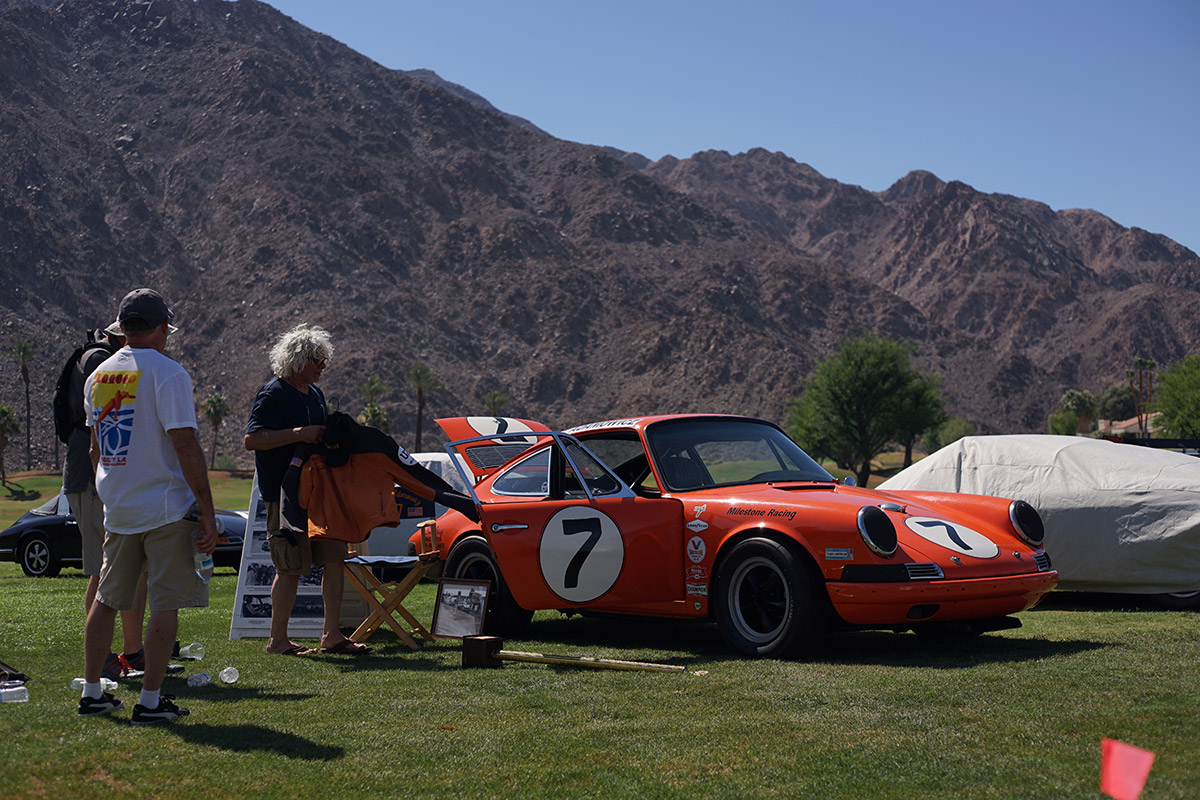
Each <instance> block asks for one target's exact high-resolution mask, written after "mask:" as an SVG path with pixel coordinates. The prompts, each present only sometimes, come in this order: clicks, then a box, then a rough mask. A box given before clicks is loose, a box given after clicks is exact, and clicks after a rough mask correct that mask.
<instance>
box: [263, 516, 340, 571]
mask: <svg viewBox="0 0 1200 800" xmlns="http://www.w3.org/2000/svg"><path fill="white" fill-rule="evenodd" d="M267 545H268V546H269V547H270V549H271V563H272V564H274V565H275V571H276V572H277V573H279V574H280V575H300V576H303V575H307V574H308V573H310V572H312V568H313V564H316V565H317V566H318V567H323V566H325V565H326V564H333V563H335V562H339V561H345V560H346V555H347V552H348V551H347V548H346V543H345V542H338V541H334V540H332V539H309V538H308V537H307V536H301V537H300V542H299V543H298V544H295V545H293V544H292V543H291V542H289V541H288V540H287V537H286V536H284V535H283V534H282V533H280V530H279V503H267Z"/></svg>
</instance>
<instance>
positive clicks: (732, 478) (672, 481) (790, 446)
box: [646, 419, 834, 492]
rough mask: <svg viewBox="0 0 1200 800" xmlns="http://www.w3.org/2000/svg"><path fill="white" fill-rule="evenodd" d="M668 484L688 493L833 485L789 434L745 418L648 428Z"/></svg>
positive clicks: (678, 422)
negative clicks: (753, 485) (713, 488)
mask: <svg viewBox="0 0 1200 800" xmlns="http://www.w3.org/2000/svg"><path fill="white" fill-rule="evenodd" d="M646 438H647V440H648V442H649V443H650V449H651V450H652V452H653V455H654V459H655V461H656V463H657V464H658V466H659V471H660V474H661V475H662V478H663V482H664V483H665V484H666V486H667V488H668V489H670V490H671V491H676V492H682V491H688V490H690V489H700V488H705V487H710V486H730V485H733V484H744V483H768V482H780V481H821V482H832V481H833V480H834V478H833V476H832V475H830V474H829V473H828V472H826V471H825V470H824V469H823V468H822V467H821V465H820V464H818V463H817V462H816V461H813V460H812V458H810V457H809V455H808V454H807V453H805V452H804V451H803V450H801V449H800V447H799V445H797V444H796V443H795V442H793V441H792V440H791V439H789V438H788V437H787V435H786V434H784V433H783V431H781V430H779V429H778V428H776V427H774V426H773V425H768V424H766V423H763V422H756V421H754V420H745V419H681V420H668V421H665V422H659V423H656V424H654V425H651V426H650V427H649V428H647V429H646Z"/></svg>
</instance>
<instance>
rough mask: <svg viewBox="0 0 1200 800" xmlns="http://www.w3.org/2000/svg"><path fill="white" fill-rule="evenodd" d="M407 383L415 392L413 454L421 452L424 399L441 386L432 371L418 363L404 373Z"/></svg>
mask: <svg viewBox="0 0 1200 800" xmlns="http://www.w3.org/2000/svg"><path fill="white" fill-rule="evenodd" d="M404 377H405V378H408V382H409V383H411V384H412V385H413V388H415V389H416V390H417V425H416V434H415V435H414V436H413V452H414V453H419V452H421V419H422V417H424V416H425V398H426V397H427V396H429V394H430V393H431V392H436V391H439V390H440V389H441V388H442V384H441V383H440V382H439V381H438V379H437V378H436V377H435V376H434V374H433V370H431V369H430V368H429V367H427V366H425V365H424V364H422V363H421V362H420V361H418V362H417V363H416V364H413V365H412V366H411V367H409V369H408V372H405V373H404Z"/></svg>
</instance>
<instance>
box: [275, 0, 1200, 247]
mask: <svg viewBox="0 0 1200 800" xmlns="http://www.w3.org/2000/svg"><path fill="white" fill-rule="evenodd" d="M268 2H270V4H271V5H273V6H275V7H276V8H278V9H279V10H280V11H282V12H283V13H285V14H287V15H288V16H290V17H292V18H294V19H295V20H297V21H298V22H300V23H302V24H304V25H306V26H308V27H310V28H312V29H314V30H317V31H320V32H322V33H325V34H328V35H329V36H331V37H333V38H334V39H337V40H339V41H341V42H343V43H345V44H347V45H349V46H350V47H352V48H354V49H355V50H357V51H359V52H360V53H363V54H364V55H366V56H368V57H370V58H372V59H374V60H375V61H377V62H379V63H380V64H383V65H384V66H387V67H391V68H393V69H405V70H408V69H431V70H433V71H434V72H437V73H438V74H439V75H440V76H442V77H443V78H445V79H446V80H448V81H452V82H454V83H458V84H461V85H462V86H465V87H466V88H468V89H470V90H471V91H473V92H476V93H477V94H480V95H482V96H483V97H485V98H487V99H488V100H489V101H490V102H491V103H492V104H493V105H494V106H496V107H497V108H499V109H501V110H503V111H507V112H509V113H511V114H516V115H518V116H521V117H524V118H526V119H528V120H529V121H531V122H533V123H534V124H535V125H537V126H538V127H540V128H542V129H543V130H545V131H547V132H549V133H551V134H553V135H555V136H558V137H560V138H563V139H570V140H572V141H577V142H585V143H589V144H601V145H611V146H613V147H618V148H621V149H623V150H632V151H636V152H639V153H641V154H643V155H645V156H647V157H649V158H651V159H658V158H661V157H662V156H664V155H668V154H669V155H673V156H677V157H679V158H686V157H687V156H690V155H692V154H693V153H695V152H697V151H700V150H727V151H729V152H730V153H740V152H745V151H746V150H749V149H751V148H754V147H765V148H767V149H768V150H775V151H780V152H783V153H786V154H787V155H788V156H790V157H792V158H794V159H795V160H797V161H801V162H804V163H807V164H810V165H811V166H812V167H814V168H815V169H817V170H818V171H819V172H821V173H822V174H823V175H825V176H826V177H829V178H833V179H835V180H838V181H841V182H843V183H853V184H858V185H860V186H863V187H864V188H867V189H870V190H873V191H878V190H881V189H885V188H887V187H888V186H890V185H891V184H892V183H894V182H895V181H896V180H898V179H899V178H900V177H902V176H903V175H905V174H906V173H908V172H909V171H911V170H914V169H926V170H930V171H931V172H934V173H936V174H937V175H938V177H940V178H942V179H943V180H961V181H964V182H966V183H968V184H970V185H972V186H974V187H975V188H976V189H979V190H981V191H985V192H1003V193H1006V194H1013V195H1017V196H1019V197H1027V198H1031V199H1034V200H1040V201H1042V202H1044V203H1047V204H1049V205H1050V206H1051V207H1052V208H1054V209H1063V208H1093V209H1096V210H1097V211H1100V212H1101V213H1103V214H1106V215H1108V216H1109V217H1112V218H1113V219H1114V220H1116V221H1117V222H1119V223H1120V224H1122V225H1125V226H1137V227H1140V228H1145V229H1147V230H1150V231H1153V232H1155V233H1162V234H1166V235H1167V236H1170V237H1171V238H1173V239H1175V240H1176V241H1178V242H1180V243H1181V244H1183V245H1185V246H1187V247H1189V248H1191V249H1192V250H1194V251H1198V252H1200V2H1198V1H1197V0H1128V1H1127V2H1111V1H1110V0H1003V2H984V0H978V1H975V0H939V1H938V2H931V1H923V0H913V1H906V2H900V1H899V0H895V1H890V2H884V1H883V0H876V1H873V2H853V1H850V0H847V1H845V2H842V1H840V0H826V2H810V1H809V0H793V1H792V2H787V0H736V1H730V0H726V2H711V1H710V0H662V1H661V2H656V0H605V1H604V2H593V3H586V2H582V1H581V0H487V1H486V2H485V1H483V0H479V1H477V2H455V1H454V0H421V2H409V1H408V0H341V1H340V2H334V0H268Z"/></svg>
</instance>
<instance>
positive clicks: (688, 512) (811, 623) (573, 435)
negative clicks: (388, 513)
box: [436, 415, 1058, 657]
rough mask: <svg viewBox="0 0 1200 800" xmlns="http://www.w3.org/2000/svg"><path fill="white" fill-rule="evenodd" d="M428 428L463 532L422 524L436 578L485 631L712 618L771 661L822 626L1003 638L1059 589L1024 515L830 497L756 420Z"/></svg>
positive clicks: (795, 451) (905, 500)
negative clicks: (554, 613)
mask: <svg viewBox="0 0 1200 800" xmlns="http://www.w3.org/2000/svg"><path fill="white" fill-rule="evenodd" d="M438 424H440V425H441V426H442V428H443V429H444V430H445V431H446V433H447V434H448V435H449V436H450V438H451V439H452V440H456V441H452V442H451V443H450V444H449V445H447V450H448V451H451V452H452V454H453V451H457V453H458V454H459V455H460V458H459V460H458V463H459V465H460V469H462V470H463V471H465V472H467V473H468V474H466V475H464V478H465V479H466V481H467V483H468V485H471V486H472V487H473V488H472V495H473V499H474V500H475V502H476V505H477V506H478V508H479V510H480V517H481V520H482V522H481V523H477V522H473V521H471V520H470V519H468V518H467V517H465V516H464V515H462V514H461V513H459V512H456V511H449V512H447V513H446V514H444V515H442V516H441V517H440V518H439V519H438V522H437V526H436V530H437V541H436V546H437V548H438V550H439V554H440V557H441V558H442V559H444V562H445V563H444V565H443V571H442V574H443V576H446V577H456V578H463V579H482V580H489V581H491V582H492V587H493V589H492V592H491V593H490V597H489V606H488V611H487V616H486V627H485V630H487V631H489V632H494V633H504V634H510V635H511V634H514V633H517V632H519V631H520V630H521V629H522V628H523V627H524V625H525V624H527V623H528V622H529V620H530V618H531V616H532V613H533V612H534V611H535V610H539V609H560V610H563V611H568V612H571V611H584V612H589V611H590V612H606V613H616V614H635V615H649V616H657V617H674V618H681V619H713V620H715V621H716V623H717V626H718V628H719V630H720V632H721V634H722V635H723V636H724V638H725V639H726V641H727V642H728V643H729V644H730V645H731V646H732V647H733V648H734V649H735V650H737V651H739V652H741V653H744V654H746V655H752V656H762V657H780V656H786V655H790V654H799V653H803V652H806V651H811V650H812V649H814V648H815V647H817V646H818V645H819V643H820V642H821V641H822V638H823V635H824V634H825V633H826V632H827V631H829V630H830V629H832V628H835V627H844V626H863V627H885V628H893V629H897V630H910V629H911V630H915V631H918V632H920V631H932V630H948V629H957V630H961V631H964V632H983V631H989V630H999V629H1004V628H1012V627H1018V626H1019V625H1020V621H1019V620H1017V619H1015V618H1013V617H1009V616H1008V615H1010V614H1013V613H1015V612H1018V611H1023V610H1025V609H1028V608H1030V607H1032V606H1034V605H1035V604H1036V603H1037V602H1038V601H1039V600H1041V598H1042V597H1043V596H1044V595H1045V594H1046V593H1047V592H1049V591H1050V590H1051V589H1053V588H1054V587H1055V584H1056V583H1057V581H1058V575H1057V573H1056V572H1055V571H1054V570H1053V569H1051V566H1050V561H1049V559H1048V558H1047V556H1046V553H1045V550H1044V548H1043V547H1042V535H1043V531H1042V523H1041V519H1040V518H1039V517H1038V514H1037V511H1035V510H1034V509H1033V507H1032V506H1030V505H1029V504H1028V503H1025V502H1023V501H1021V500H1006V499H1000V498H995V497H982V496H973V495H961V494H948V493H937V492H880V491H873V490H869V489H865V488H860V487H855V486H853V485H848V484H846V483H840V482H839V481H838V480H837V479H835V478H834V477H833V476H832V475H830V474H829V473H828V472H827V471H825V469H823V468H822V467H821V466H820V465H819V464H817V463H816V462H815V461H814V460H813V459H812V458H810V457H809V456H808V455H807V454H806V453H805V452H804V451H803V450H802V449H801V448H800V447H799V446H798V445H796V443H795V442H793V441H792V440H791V439H789V438H788V436H787V435H786V434H785V433H784V432H783V431H782V430H781V429H779V428H778V427H777V426H775V425H773V424H771V423H769V422H764V421H762V420H758V419H751V418H747V417H736V416H713V415H671V416H655V417H641V418H637V419H621V420H611V421H608V422H598V423H594V424H590V425H583V426H580V427H577V428H573V429H571V430H569V431H567V432H565V433H555V432H551V431H550V430H548V429H547V428H546V427H545V426H544V425H540V424H538V423H535V422H531V421H528V420H516V419H508V418H491V417H462V418H455V419H443V420H438ZM452 448H453V450H452Z"/></svg>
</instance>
